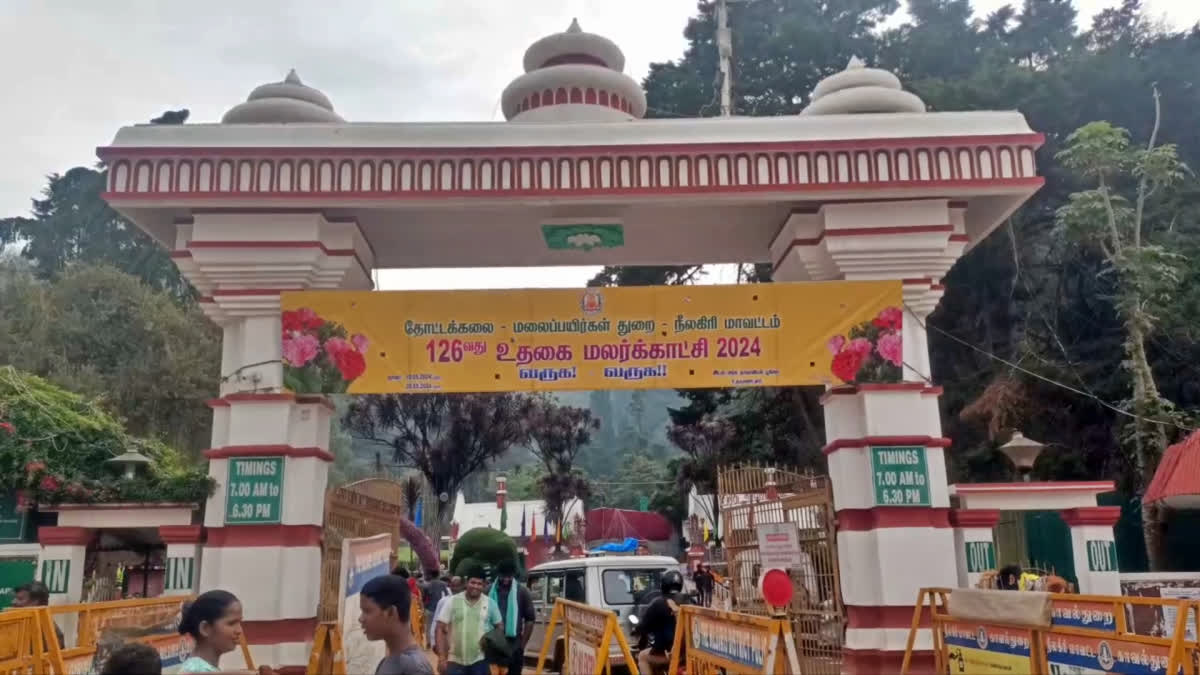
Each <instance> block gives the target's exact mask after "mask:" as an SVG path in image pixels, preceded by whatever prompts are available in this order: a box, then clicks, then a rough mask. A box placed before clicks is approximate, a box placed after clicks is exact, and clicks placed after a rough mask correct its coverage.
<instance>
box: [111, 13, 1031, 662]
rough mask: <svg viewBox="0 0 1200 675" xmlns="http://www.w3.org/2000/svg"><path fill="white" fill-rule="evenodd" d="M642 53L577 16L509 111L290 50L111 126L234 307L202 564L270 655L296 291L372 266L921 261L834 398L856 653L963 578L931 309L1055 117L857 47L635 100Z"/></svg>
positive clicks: (297, 457) (139, 196)
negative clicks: (362, 88)
mask: <svg viewBox="0 0 1200 675" xmlns="http://www.w3.org/2000/svg"><path fill="white" fill-rule="evenodd" d="M623 60H624V57H623V56H622V55H621V52H620V50H619V49H618V48H616V46H615V45H613V44H612V43H611V42H610V41H608V40H607V39H605V38H602V37H600V36H596V35H592V34H589V33H585V32H583V31H581V30H579V27H578V25H573V26H572V27H571V28H570V29H568V31H566V32H564V33H559V34H556V35H552V36H549V37H547V38H544V39H543V40H541V41H539V42H537V43H535V44H534V45H533V46H531V47H530V49H529V52H528V53H527V54H526V59H525V70H526V73H525V74H524V75H522V76H520V77H519V78H517V79H516V80H515V81H514V82H513V84H512V85H510V86H509V88H508V89H507V90H506V92H505V96H504V101H503V110H504V113H505V116H506V117H507V118H508V121H507V122H467V123H462V122H437V123H366V122H362V123H356V122H345V121H343V120H342V118H341V117H340V116H339V115H338V114H337V113H336V112H335V111H334V109H333V106H332V104H331V103H330V101H329V99H328V98H326V96H325V95H324V94H322V93H321V92H318V91H316V90H315V89H312V88H310V87H307V86H305V85H303V84H302V83H301V82H300V80H299V78H298V77H296V76H295V74H294V73H293V74H290V75H289V76H288V77H287V78H286V79H285V80H284V81H283V82H279V83H273V84H268V85H263V86H262V87H259V88H258V89H256V90H255V91H254V93H252V94H251V96H250V99H249V100H248V101H247V102H245V103H242V104H240V105H238V106H236V107H234V108H233V109H231V110H230V111H229V113H227V114H226V115H225V117H224V119H223V121H222V122H221V123H219V124H187V125H183V126H148V125H142V126H133V127H126V128H123V129H121V130H120V131H119V132H118V133H117V135H116V138H115V139H114V140H113V142H112V144H111V145H109V146H107V147H103V148H100V149H99V155H100V157H101V158H102V159H103V160H104V161H106V162H107V163H108V165H109V167H110V171H109V181H110V183H109V186H108V191H107V194H106V195H105V198H106V199H107V200H108V201H109V203H110V204H112V205H113V207H115V208H116V209H117V210H119V211H120V212H121V213H122V214H124V215H126V216H128V217H129V218H130V219H132V220H133V221H134V222H136V223H137V224H138V225H139V226H140V227H141V228H143V229H144V230H146V231H147V232H149V233H150V234H151V235H153V236H154V237H155V238H156V239H157V240H158V241H160V242H161V243H162V245H163V246H165V247H167V248H169V249H170V251H171V255H172V256H173V257H174V259H175V260H176V262H177V264H178V265H179V268H180V269H181V270H182V271H183V273H184V274H186V275H187V277H188V279H189V280H190V281H191V282H192V284H193V285H195V287H196V288H197V289H198V290H199V292H200V293H201V294H202V296H203V299H202V302H203V307H204V309H205V311H206V313H207V314H208V316H210V317H211V318H212V319H213V320H214V321H216V322H217V323H218V324H220V325H221V326H222V328H223V329H224V342H223V354H222V367H221V372H222V373H223V374H225V375H227V377H226V379H225V380H224V382H223V383H222V385H221V391H220V395H219V397H218V398H216V399H214V400H213V401H212V407H213V414H214V428H213V441H212V449H211V450H209V451H208V457H209V458H210V460H211V462H210V473H211V475H212V476H213V477H214V478H216V480H217V481H218V482H219V483H220V488H219V490H218V494H216V495H215V496H214V497H213V498H212V499H210V500H209V502H208V504H207V507H206V518H205V523H204V525H205V528H206V532H207V541H206V543H205V544H204V546H203V559H202V564H201V566H200V569H201V572H200V574H199V575H198V581H197V582H195V583H197V584H198V587H199V588H201V589H207V588H213V587H222V588H227V589H230V590H232V591H234V592H235V593H237V594H238V595H239V596H241V597H242V598H243V600H244V601H245V605H246V612H247V619H248V623H247V632H248V635H249V636H250V638H251V642H252V643H253V650H254V652H255V658H256V660H257V661H258V662H259V663H271V664H283V665H288V664H293V665H300V664H303V663H305V662H306V660H307V658H308V643H309V642H310V641H311V639H312V635H313V629H314V625H315V621H316V615H317V613H316V612H317V599H318V598H317V594H318V583H317V579H318V575H319V573H320V551H319V546H318V544H319V537H320V532H321V523H322V499H321V495H323V494H324V492H325V483H326V468H327V464H328V462H329V461H330V460H331V459H332V457H331V455H330V453H329V452H328V439H329V424H330V416H331V407H330V406H329V405H328V403H327V402H326V400H325V399H324V398H322V397H320V396H307V395H295V394H292V393H290V392H288V391H287V390H285V389H284V388H283V379H282V378H283V375H282V372H281V370H282V369H281V365H280V363H279V360H280V357H281V346H280V292H281V291H284V290H309V289H356V290H366V289H369V288H370V286H371V273H372V270H373V269H375V268H377V267H378V268H405V267H407V268H414V267H443V266H445V267H449V266H453V267H467V266H474V267H489V266H502V265H503V266H524V265H527V266H533V265H579V264H595V265H601V264H630V265H679V264H694V263H732V262H770V263H771V264H772V265H773V266H774V270H775V272H774V278H775V279H776V280H777V281H810V280H899V281H902V283H903V297H904V301H905V305H906V307H907V311H906V313H905V316H904V325H903V331H904V333H905V336H906V339H905V340H904V344H903V354H904V362H905V363H906V364H907V365H908V366H909V368H908V369H906V372H905V377H904V379H905V382H903V383H899V384H888V385H875V386H867V385H863V386H858V387H855V386H842V387H834V388H831V389H830V390H829V392H828V395H827V396H826V398H825V399H824V401H825V418H826V431H827V434H828V441H829V445H828V446H827V448H826V452H827V453H828V456H829V468H830V474H831V480H832V484H833V487H834V494H835V501H836V506H837V509H838V519H839V528H840V536H839V538H838V546H839V549H840V555H839V560H840V566H841V577H842V589H843V595H844V600H845V605H846V608H847V614H848V617H849V620H850V621H849V625H850V628H849V630H848V634H847V644H846V661H847V663H846V668H847V669H853V668H855V667H857V666H862V667H867V668H868V669H878V668H880V667H886V665H885V664H890V663H898V659H899V655H900V654H901V652H902V651H903V648H904V638H905V635H906V632H907V630H906V628H907V626H908V621H909V619H908V617H909V613H908V612H904V611H894V610H898V609H899V608H900V607H904V606H907V607H910V608H911V605H912V603H913V599H914V597H915V590H916V589H917V588H918V587H921V586H949V585H954V584H955V580H956V567H955V558H956V551H955V550H954V543H953V542H954V538H953V531H952V529H951V524H950V518H949V515H950V514H949V511H950V509H949V506H950V502H949V493H948V490H947V485H946V471H945V462H944V459H943V448H944V447H945V446H947V445H948V444H949V441H948V440H947V439H944V438H943V437H942V432H941V426H940V422H939V418H938V409H937V398H938V395H939V393H940V389H939V388H937V387H934V386H930V385H929V384H928V376H929V374H930V373H929V357H928V348H927V343H926V339H925V332H924V328H923V321H924V318H925V316H927V315H928V313H929V312H931V311H932V310H933V308H934V307H935V306H936V305H937V303H938V300H939V299H940V297H941V295H942V292H943V289H942V285H941V280H942V278H943V276H944V275H945V274H946V272H947V271H948V270H949V269H950V267H951V266H952V265H953V264H954V263H955V261H956V260H957V259H958V258H959V257H960V256H961V255H962V254H963V253H964V252H965V251H966V250H968V249H970V248H971V247H972V246H974V245H976V244H977V243H979V242H980V241H981V240H982V239H983V238H984V237H986V236H988V234H989V233H991V232H992V230H993V229H995V228H996V227H997V226H998V225H999V224H1000V223H1001V222H1002V221H1003V220H1004V219H1005V218H1006V217H1007V216H1008V215H1009V214H1011V213H1012V212H1013V211H1014V210H1015V209H1016V208H1017V207H1018V206H1019V205H1020V204H1021V203H1022V202H1024V201H1025V200H1026V199H1027V198H1028V197H1029V196H1030V195H1031V194H1033V193H1034V192H1035V191H1036V190H1037V189H1038V188H1039V187H1040V186H1041V185H1042V179H1041V178H1039V177H1038V176H1037V175H1036V168H1035V162H1034V152H1035V151H1036V149H1037V148H1038V147H1039V145H1040V144H1041V143H1042V140H1043V139H1042V136H1041V135H1040V134H1037V133H1033V132H1032V131H1031V130H1030V128H1029V127H1028V125H1027V124H1026V121H1025V119H1024V117H1023V116H1022V115H1021V114H1020V113H1018V112H1012V111H1005V112H924V106H923V104H920V101H919V99H917V98H916V97H915V96H913V95H911V94H908V93H906V92H904V91H903V90H902V88H901V85H900V83H899V81H898V80H897V79H896V78H895V76H893V75H891V74H890V73H887V72H883V71H879V70H874V69H870V68H866V67H864V66H863V65H862V64H861V63H858V62H852V63H851V65H850V66H849V67H848V68H847V70H846V71H844V72H841V73H838V74H836V75H833V76H832V77H830V78H828V79H826V80H825V81H824V82H822V83H821V85H819V86H818V87H817V88H816V90H815V91H814V96H813V101H812V104H811V105H810V107H809V108H808V109H807V110H806V111H805V114H803V115H800V116H794V117H771V118H713V119H670V120H659V119H656V120H643V119H640V118H641V116H642V114H643V112H644V111H645V97H644V95H643V94H642V92H641V90H640V88H639V87H638V86H637V84H636V83H634V82H633V81H632V80H631V79H629V78H628V77H626V76H624V75H623V74H622V73H621V70H622V68H623ZM872 445H876V446H878V445H905V446H914V447H917V448H920V449H921V452H922V453H924V459H925V465H926V466H927V469H928V476H929V481H930V489H929V495H928V500H927V501H928V504H925V505H921V506H915V507H914V506H909V507H896V506H886V505H880V503H879V502H878V501H877V500H876V495H875V494H874V490H873V489H872V484H871V479H870V477H869V476H870V475H871V470H870V452H869V449H870V447H871V446H872ZM255 457H260V458H265V457H272V458H279V457H282V458H284V459H283V460H281V461H280V465H279V466H280V470H281V471H282V476H281V480H282V482H281V485H282V488H281V496H280V499H279V501H278V504H277V507H278V511H279V512H278V513H277V514H275V516H274V517H272V518H269V519H267V520H268V522H261V523H258V524H253V523H251V524H236V523H235V522H233V521H234V520H236V519H232V520H231V518H230V514H227V512H226V505H227V503H232V501H231V499H230V496H229V495H227V494H226V489H227V486H228V484H229V483H230V480H229V478H230V475H229V474H230V465H231V464H234V463H236V462H237V461H238V460H243V461H244V460H245V459H247V458H251V459H252V458H255ZM266 468H270V467H266ZM264 470H266V469H264ZM250 520H251V521H253V518H251V519H250ZM198 548H199V546H198V545H197V544H195V543H194V542H192V543H188V544H187V545H186V546H184V545H176V546H175V547H174V548H173V549H172V550H171V555H172V556H173V557H188V556H192V557H195V556H197V555H199V552H198ZM884 561H886V564H885V562H884ZM926 640H928V638H926ZM926 648H928V644H926ZM856 664H857V666H856Z"/></svg>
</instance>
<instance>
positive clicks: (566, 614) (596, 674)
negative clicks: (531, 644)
mask: <svg viewBox="0 0 1200 675" xmlns="http://www.w3.org/2000/svg"><path fill="white" fill-rule="evenodd" d="M559 626H561V627H562V629H563V640H564V642H565V649H564V650H563V660H564V662H563V663H561V664H559V666H560V667H561V672H563V673H570V674H571V675H588V674H589V673H590V674H591V675H601V673H611V672H612V665H613V664H612V662H611V659H610V653H611V651H612V647H613V645H614V644H615V645H616V646H617V648H618V650H619V653H620V654H621V655H622V657H623V658H624V659H625V666H626V667H627V668H628V669H629V675H638V668H637V661H635V660H634V658H633V652H631V651H630V650H629V643H628V642H627V641H626V640H625V634H624V633H622V632H621V627H620V625H619V624H618V623H617V615H616V614H615V613H613V612H612V611H611V610H607V609H596V608H595V607H589V606H588V605H584V604H581V603H578V602H571V601H570V600H564V599H562V598H559V599H557V600H555V601H554V611H553V612H551V613H550V623H549V624H548V625H547V626H546V638H545V639H544V640H543V641H542V651H541V653H539V654H538V662H537V671H536V672H537V675H542V673H543V672H544V671H545V667H546V657H547V656H548V655H549V653H550V650H551V648H552V647H553V645H554V643H555V642H556V637H555V629H556V628H557V627H559Z"/></svg>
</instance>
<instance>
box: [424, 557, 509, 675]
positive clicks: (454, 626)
mask: <svg viewBox="0 0 1200 675" xmlns="http://www.w3.org/2000/svg"><path fill="white" fill-rule="evenodd" d="M457 571H458V574H459V575H460V576H462V577H464V578H465V579H466V581H467V586H466V589H465V590H464V591H463V592H462V593H459V594H457V595H454V596H451V597H450V599H448V600H447V601H446V602H444V603H442V605H441V611H440V612H439V613H438V615H437V617H436V621H437V647H436V650H437V656H438V672H439V673H442V675H488V673H489V669H488V664H487V661H486V660H485V659H484V655H483V636H484V635H486V634H487V633H488V631H490V630H492V629H493V628H496V627H498V626H499V625H500V622H501V618H500V609H499V608H498V607H496V605H495V604H494V603H492V601H491V600H490V599H489V598H488V597H487V596H486V595H484V594H483V585H484V570H483V566H482V565H479V564H478V563H474V561H471V562H469V563H467V564H464V565H460V566H459V569H458V570H457Z"/></svg>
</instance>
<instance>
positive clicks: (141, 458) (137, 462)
mask: <svg viewBox="0 0 1200 675" xmlns="http://www.w3.org/2000/svg"><path fill="white" fill-rule="evenodd" d="M105 463H106V464H112V465H114V466H117V467H119V468H124V472H125V478H133V477H134V476H135V475H136V474H137V468H138V467H139V466H145V465H147V464H150V463H151V459H150V458H149V457H147V456H145V455H143V454H142V453H140V452H138V451H137V450H130V451H128V452H126V453H125V454H123V455H117V456H116V457H113V458H112V459H110V460H107V461H106V462H105Z"/></svg>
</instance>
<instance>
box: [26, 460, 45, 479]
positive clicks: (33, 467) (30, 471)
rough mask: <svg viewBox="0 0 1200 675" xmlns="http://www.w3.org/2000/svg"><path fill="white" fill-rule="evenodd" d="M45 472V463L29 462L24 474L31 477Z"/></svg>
mask: <svg viewBox="0 0 1200 675" xmlns="http://www.w3.org/2000/svg"><path fill="white" fill-rule="evenodd" d="M45 470H46V463H45V462H30V463H28V464H26V465H25V473H26V474H27V475H29V476H32V475H34V474H36V473H41V472H43V471H45Z"/></svg>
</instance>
